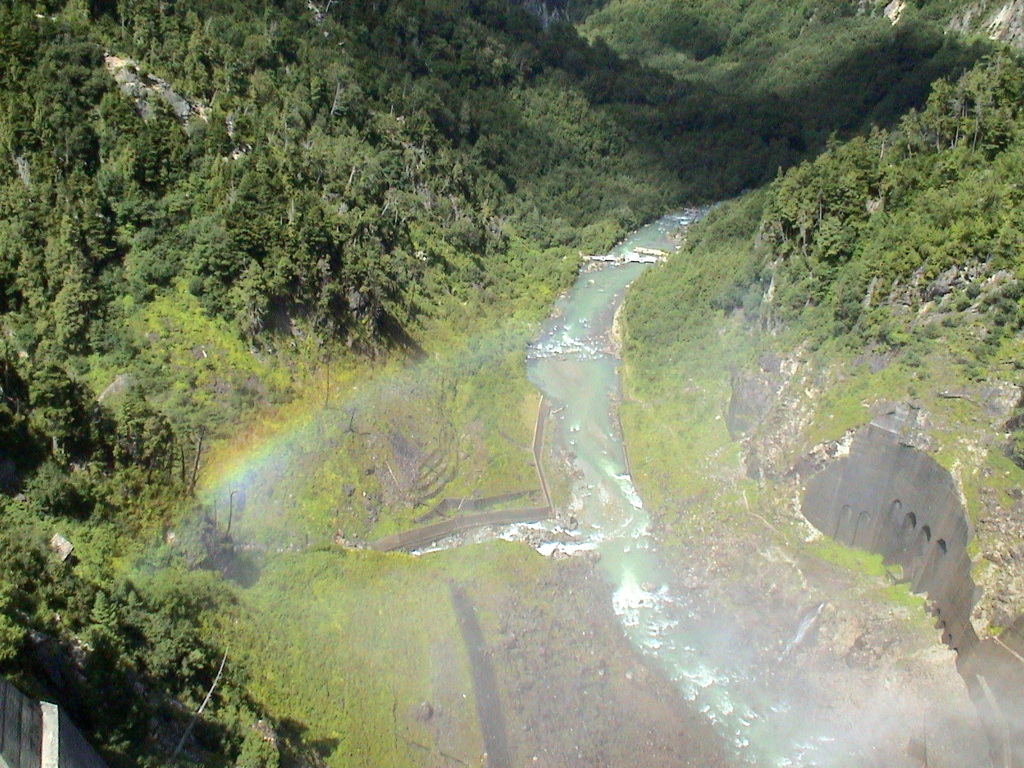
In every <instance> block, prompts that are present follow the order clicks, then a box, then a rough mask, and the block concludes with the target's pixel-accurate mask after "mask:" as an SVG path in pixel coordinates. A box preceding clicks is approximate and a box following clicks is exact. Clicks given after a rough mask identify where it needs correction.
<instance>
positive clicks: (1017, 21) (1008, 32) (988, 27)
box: [948, 0, 1024, 48]
mask: <svg viewBox="0 0 1024 768" xmlns="http://www.w3.org/2000/svg"><path fill="white" fill-rule="evenodd" d="M948 28H949V29H950V30H951V31H953V32H960V33H982V34H985V35H988V37H989V39H991V40H999V41H1001V42H1004V43H1008V44H1010V45H1012V46H1014V47H1015V48H1021V47H1024V0H1010V2H1006V3H993V2H988V1H987V0H979V2H976V3H972V4H970V5H969V6H967V7H966V8H964V9H963V10H962V11H960V13H958V14H957V15H956V16H954V17H953V18H952V19H951V20H950V22H949V25H948Z"/></svg>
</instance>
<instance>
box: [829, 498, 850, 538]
mask: <svg viewBox="0 0 1024 768" xmlns="http://www.w3.org/2000/svg"><path fill="white" fill-rule="evenodd" d="M852 514H853V510H852V509H850V505H849V504H843V508H842V509H841V510H839V514H838V515H836V529H835V531H834V532H833V533H832V538H833V539H836V540H837V541H844V540H845V539H844V538H843V534H844V533H845V532H846V528H847V526H848V524H849V522H850V516H851V515H852Z"/></svg>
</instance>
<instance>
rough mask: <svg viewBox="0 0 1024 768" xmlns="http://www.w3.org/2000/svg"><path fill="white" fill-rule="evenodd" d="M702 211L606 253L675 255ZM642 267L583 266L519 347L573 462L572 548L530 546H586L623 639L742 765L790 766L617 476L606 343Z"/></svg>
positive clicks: (765, 713)
mask: <svg viewBox="0 0 1024 768" xmlns="http://www.w3.org/2000/svg"><path fill="white" fill-rule="evenodd" d="M700 215H702V211H701V210H697V209H693V210H687V211H683V212H679V213H674V214H670V215H668V216H665V217H663V218H661V219H659V220H658V221H656V222H654V223H652V224H650V225H648V226H646V227H644V228H642V229H640V230H638V231H637V232H635V233H633V234H632V235H630V236H629V237H628V238H627V239H626V240H625V241H624V242H623V243H621V244H620V245H619V246H618V247H617V248H616V249H615V251H613V253H627V252H629V251H631V250H633V249H635V248H637V247H641V248H656V249H660V250H665V251H674V250H675V249H676V247H677V246H676V244H675V242H674V240H673V235H676V234H678V233H679V231H680V230H681V229H684V228H685V227H686V226H687V225H689V224H690V223H692V222H693V221H694V220H696V219H697V218H699V217H700ZM646 267H647V265H645V264H637V263H626V264H622V265H613V266H603V267H601V268H598V269H588V270H584V271H583V272H582V274H581V275H580V277H579V279H578V280H577V281H576V283H575V285H574V286H573V287H572V288H571V289H570V290H569V291H568V292H567V293H566V294H565V295H564V296H563V297H562V298H561V299H560V300H559V301H558V303H557V305H556V307H555V310H554V312H553V314H552V316H551V318H550V319H549V321H548V322H547V324H546V325H545V326H544V328H543V330H542V333H541V335H540V336H539V338H538V339H537V341H536V342H535V343H534V344H533V345H532V346H531V347H530V349H529V352H528V364H527V370H528V376H529V379H530V381H531V382H532V383H533V385H534V386H535V387H537V389H538V390H540V391H541V392H542V393H543V395H544V396H545V397H547V398H548V399H549V400H550V402H551V405H552V423H551V424H550V425H549V435H551V437H552V439H555V440H557V441H559V442H560V444H561V445H562V446H563V447H564V448H565V449H566V450H567V451H569V452H570V455H571V456H572V457H573V463H574V467H573V468H572V469H573V470H574V471H573V476H574V478H575V479H574V481H573V489H572V509H571V512H572V513H573V515H574V516H575V517H576V518H577V520H578V521H579V527H578V530H577V531H576V534H575V535H576V538H575V541H574V543H572V544H570V545H565V544H554V543H552V544H549V545H546V549H545V548H542V550H541V551H546V552H550V551H551V550H553V549H556V548H561V549H563V550H567V551H569V552H572V551H577V550H596V551H597V552H599V554H600V567H601V568H602V569H603V571H604V574H605V576H606V577H607V578H608V579H609V581H610V582H611V584H612V586H613V588H614V605H613V608H614V610H615V613H616V615H617V616H618V617H619V619H620V621H621V623H622V626H623V628H624V631H625V633H626V635H627V636H628V637H629V639H630V640H631V642H632V643H633V644H634V645H635V646H636V647H637V648H638V649H639V650H640V651H641V652H642V653H643V654H645V655H647V656H649V657H652V658H653V659H655V660H656V662H657V663H658V665H659V666H660V667H661V669H662V670H663V671H664V672H665V673H666V674H667V675H668V677H669V678H670V679H671V680H672V681H673V682H674V683H675V684H676V685H677V686H678V688H679V690H680V693H681V695H682V698H683V699H685V700H687V701H689V702H690V703H691V704H690V705H691V706H693V707H694V708H696V709H697V710H698V711H700V712H703V713H704V714H705V715H706V716H707V717H708V718H709V719H710V720H711V722H712V723H713V724H714V726H715V729H716V731H717V733H718V734H719V735H720V737H721V738H722V739H723V740H724V741H725V742H726V743H727V744H729V745H731V747H732V749H733V751H734V753H735V755H736V756H737V757H738V758H739V759H740V761H741V762H748V763H752V764H757V765H779V766H786V765H799V764H802V763H804V762H805V761H807V760H809V759H813V758H811V756H810V754H809V753H812V752H813V751H814V750H815V748H816V743H815V739H812V738H809V737H808V736H807V734H806V733H802V732H803V731H804V729H805V727H804V726H802V725H801V724H800V723H799V722H797V721H798V718H797V717H796V716H795V715H794V716H792V717H790V716H789V713H790V712H791V707H790V705H789V703H787V701H786V700H785V698H783V697H779V696H778V695H776V694H769V693H768V692H766V691H765V690H764V689H763V688H762V687H761V686H760V685H759V684H758V683H756V682H754V681H752V680H751V679H750V678H751V675H750V674H749V668H746V669H745V666H744V649H743V648H742V647H741V646H742V643H741V642H739V641H735V642H734V641H732V640H731V639H730V633H729V630H728V626H727V623H726V624H723V623H722V622H721V621H708V620H707V619H706V618H699V617H698V612H697V611H696V610H695V607H694V606H692V605H690V603H689V601H688V599H687V595H686V594H683V593H682V591H681V590H678V589H676V590H673V589H672V588H670V587H669V586H668V584H669V582H670V581H671V580H670V578H669V573H668V572H667V569H666V564H665V563H663V562H662V561H661V559H660V558H659V553H658V550H657V548H656V544H655V541H654V540H653V538H652V536H651V534H650V517H649V515H648V513H647V511H646V510H645V509H644V504H643V501H642V499H641V498H640V495H639V494H638V493H637V489H636V488H635V487H634V485H633V481H632V478H631V477H630V475H629V472H628V460H627V457H626V453H625V450H624V447H623V441H622V436H621V434H620V432H619V429H618V427H617V419H616V407H617V404H618V402H619V400H620V396H621V392H620V383H619V376H618V365H619V357H618V352H617V350H616V347H615V344H614V343H613V339H612V327H613V324H614V317H615V313H616V311H617V310H618V308H619V307H620V306H621V304H622V301H623V297H624V295H625V292H626V289H627V287H628V286H629V284H630V283H632V282H633V281H634V280H635V279H636V278H637V277H638V276H639V275H640V274H641V272H642V271H643V270H644V269H645V268H646Z"/></svg>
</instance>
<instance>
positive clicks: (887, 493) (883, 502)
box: [802, 424, 1024, 768]
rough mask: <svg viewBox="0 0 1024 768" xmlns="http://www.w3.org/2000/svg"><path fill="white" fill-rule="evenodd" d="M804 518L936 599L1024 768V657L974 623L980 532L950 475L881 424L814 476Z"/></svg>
mask: <svg viewBox="0 0 1024 768" xmlns="http://www.w3.org/2000/svg"><path fill="white" fill-rule="evenodd" d="M802 511H803V514H804V517H806V518H807V519H808V520H809V521H810V522H811V523H812V524H814V526H815V527H816V528H818V530H820V531H822V532H823V533H825V534H827V535H828V536H831V537H832V538H834V539H836V540H838V541H841V542H843V543H844V544H849V545H851V546H856V547H860V548H862V549H866V550H869V551H871V552H874V553H876V554H881V555H882V556H883V558H884V559H885V561H886V562H888V563H895V564H899V565H901V566H902V567H903V573H904V575H905V576H906V577H907V579H908V580H909V582H910V585H911V587H912V588H913V590H914V591H915V592H919V593H926V594H927V595H928V601H929V608H930V610H931V611H932V613H933V614H934V615H935V617H936V625H935V626H936V629H938V630H940V631H941V632H942V640H943V642H945V643H946V644H947V645H949V647H950V648H952V649H953V650H954V651H956V652H957V668H958V669H959V671H960V674H961V676H962V677H963V678H964V682H965V683H966V684H967V689H968V691H969V693H970V695H971V700H972V701H973V702H974V705H975V707H976V708H977V709H978V712H979V713H980V714H981V716H982V717H981V719H982V722H983V723H984V725H985V728H986V731H987V735H988V740H989V745H990V749H991V754H990V758H991V762H992V764H993V765H994V766H999V768H1011V767H1012V768H1024V696H1022V695H1021V691H1024V655H1022V654H1019V653H1017V651H1016V650H1015V648H1014V647H1013V646H1014V645H1015V644H1016V642H1017V632H1016V628H1014V630H1013V631H1010V632H1009V633H1008V634H1007V638H1006V639H1007V641H1009V644H1008V643H1007V642H1003V641H1002V640H1000V639H998V638H997V639H984V640H982V639H980V638H979V637H978V634H977V632H975V629H974V626H973V624H972V623H971V610H972V608H973V607H974V603H975V602H976V594H975V593H976V589H977V588H976V587H975V584H974V581H973V580H972V579H971V560H970V558H969V557H968V555H967V549H966V547H967V543H968V541H969V539H970V536H971V531H970V528H969V526H968V523H967V517H966V515H965V513H964V509H963V506H962V504H961V502H960V494H959V492H958V491H957V488H956V485H955V483H954V482H953V478H952V477H951V476H950V474H949V472H947V471H946V470H945V469H943V468H942V467H941V466H939V464H938V463H936V462H935V460H934V459H932V458H931V457H930V456H928V455H927V454H925V453H924V452H922V451H919V450H917V449H916V448H913V447H911V446H909V445H906V444H904V443H903V442H901V440H900V436H899V433H898V432H895V431H892V430H889V429H886V428H883V427H882V426H879V425H876V424H872V425H869V426H867V427H865V428H864V429H863V430H861V431H860V432H859V433H858V434H857V435H856V437H855V438H854V440H853V443H852V444H851V446H850V454H849V456H847V457H845V458H843V459H840V460H839V461H837V462H835V463H833V464H830V465H829V466H827V467H826V468H825V469H823V470H822V471H821V472H820V473H818V474H817V475H815V476H814V477H812V478H811V479H810V480H809V481H808V483H807V488H806V490H805V492H804V497H803V502H802Z"/></svg>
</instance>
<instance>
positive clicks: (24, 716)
mask: <svg viewBox="0 0 1024 768" xmlns="http://www.w3.org/2000/svg"><path fill="white" fill-rule="evenodd" d="M42 733H43V719H42V715H41V713H40V711H39V702H37V701H36V700H35V699H30V698H29V697H28V696H26V695H25V694H23V693H22V692H21V691H19V690H18V689H17V688H15V687H14V686H13V685H11V684H10V683H8V682H7V681H6V680H0V767H2V768H39V757H40V747H41V744H42Z"/></svg>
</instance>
